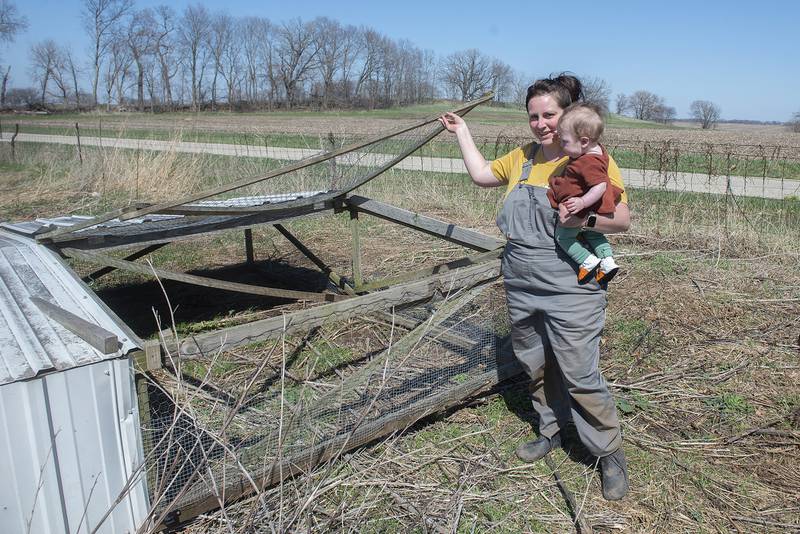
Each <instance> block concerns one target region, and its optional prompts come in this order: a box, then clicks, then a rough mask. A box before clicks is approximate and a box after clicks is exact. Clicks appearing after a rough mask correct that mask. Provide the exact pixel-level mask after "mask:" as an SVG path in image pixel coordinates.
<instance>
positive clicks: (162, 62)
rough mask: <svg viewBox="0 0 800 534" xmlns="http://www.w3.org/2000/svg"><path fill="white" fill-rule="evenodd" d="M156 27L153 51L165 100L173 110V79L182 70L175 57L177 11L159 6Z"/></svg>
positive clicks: (156, 14) (156, 13) (154, 29)
mask: <svg viewBox="0 0 800 534" xmlns="http://www.w3.org/2000/svg"><path fill="white" fill-rule="evenodd" d="M155 18H156V25H155V27H154V28H153V34H154V41H155V42H154V43H153V50H154V51H155V55H156V58H157V59H158V71H159V81H160V82H161V91H162V95H163V100H164V102H165V103H166V105H167V108H169V109H171V108H172V104H173V101H172V79H173V78H174V77H175V74H176V73H177V72H178V69H179V68H180V62H179V61H178V60H177V58H176V57H175V20H176V18H177V16H176V15H175V11H173V10H172V8H171V7H169V6H158V7H157V8H156V10H155Z"/></svg>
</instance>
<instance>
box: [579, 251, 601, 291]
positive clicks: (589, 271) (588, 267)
mask: <svg viewBox="0 0 800 534" xmlns="http://www.w3.org/2000/svg"><path fill="white" fill-rule="evenodd" d="M598 265H600V258H598V257H597V256H595V255H594V254H590V255H589V257H588V258H586V259H585V260H583V263H581V264H580V265H579V266H578V283H579V284H585V283H586V282H588V281H589V280H591V278H592V275H593V274H594V270H595V269H597V266H598Z"/></svg>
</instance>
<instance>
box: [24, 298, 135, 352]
mask: <svg viewBox="0 0 800 534" xmlns="http://www.w3.org/2000/svg"><path fill="white" fill-rule="evenodd" d="M31 302H33V303H34V304H35V305H36V307H37V308H39V310H40V311H41V312H42V313H43V314H45V315H46V316H48V317H49V318H50V319H52V320H54V321H55V322H57V323H58V324H60V325H61V326H63V327H64V328H66V329H67V330H69V331H70V332H72V333H73V334H75V335H76V336H78V337H79V338H81V339H82V340H84V341H85V342H86V343H88V344H89V345H91V346H92V347H94V348H95V349H97V350H99V351H100V352H102V353H103V354H114V353H115V352H117V351H118V350H119V340H118V339H117V335H116V334H114V333H113V332H109V331H108V330H106V329H105V328H102V327H100V326H98V325H96V324H94V323H90V322H89V321H87V320H86V319H84V318H83V317H79V316H77V315H75V314H74V313H72V312H71V311H68V310H65V309H64V308H62V307H60V306H56V305H55V304H52V303H50V302H48V301H46V300H44V299H40V298H39V297H31Z"/></svg>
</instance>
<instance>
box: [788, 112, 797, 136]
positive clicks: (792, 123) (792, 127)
mask: <svg viewBox="0 0 800 534" xmlns="http://www.w3.org/2000/svg"><path fill="white" fill-rule="evenodd" d="M788 126H789V129H790V130H792V131H793V132H796V133H800V111H798V112H797V113H795V114H794V115H792V120H790V121H789V122H788Z"/></svg>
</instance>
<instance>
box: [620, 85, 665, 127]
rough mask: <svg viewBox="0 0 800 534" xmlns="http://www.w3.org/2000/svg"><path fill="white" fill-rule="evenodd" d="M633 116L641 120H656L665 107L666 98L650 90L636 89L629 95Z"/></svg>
mask: <svg viewBox="0 0 800 534" xmlns="http://www.w3.org/2000/svg"><path fill="white" fill-rule="evenodd" d="M628 104H629V105H630V109H631V111H632V112H633V117H634V118H636V119H639V120H645V121H650V120H656V119H657V117H658V116H659V113H660V112H661V111H663V110H662V108H663V107H664V99H663V98H661V97H660V96H658V95H657V94H655V93H651V92H650V91H636V92H635V93H633V94H632V95H631V96H630V97H628Z"/></svg>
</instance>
